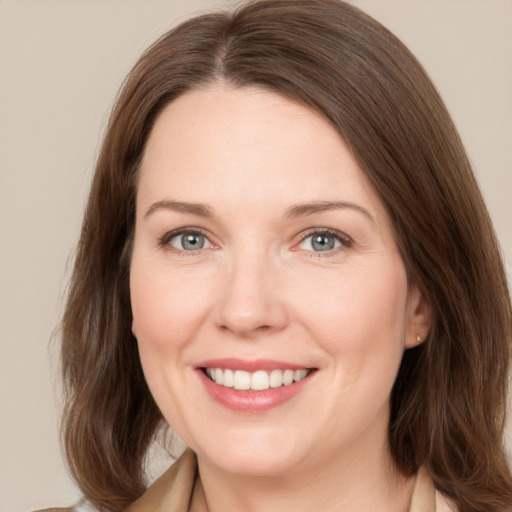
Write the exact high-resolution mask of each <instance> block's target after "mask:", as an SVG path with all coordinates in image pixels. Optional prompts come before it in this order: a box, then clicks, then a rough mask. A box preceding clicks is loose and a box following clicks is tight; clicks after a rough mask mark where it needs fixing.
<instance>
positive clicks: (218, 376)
mask: <svg viewBox="0 0 512 512" xmlns="http://www.w3.org/2000/svg"><path fill="white" fill-rule="evenodd" d="M223 376H224V372H223V371H222V368H215V373H214V377H213V379H214V380H215V382H216V383H217V384H222V383H223V380H224V379H223V378H222V377H223Z"/></svg>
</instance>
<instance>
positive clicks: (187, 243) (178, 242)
mask: <svg viewBox="0 0 512 512" xmlns="http://www.w3.org/2000/svg"><path fill="white" fill-rule="evenodd" d="M169 244H170V245H171V246H172V247H174V248H175V249H179V250H181V251H198V250H200V249H208V248H209V247H211V243H210V241H209V240H208V239H207V238H206V237H205V236H204V235H202V234H201V233H194V232H186V233H180V234H178V235H175V236H173V237H172V238H170V239H169Z"/></svg>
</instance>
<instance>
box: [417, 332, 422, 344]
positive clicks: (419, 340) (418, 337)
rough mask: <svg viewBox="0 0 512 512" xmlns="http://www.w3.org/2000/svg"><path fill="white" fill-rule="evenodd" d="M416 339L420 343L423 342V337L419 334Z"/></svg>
mask: <svg viewBox="0 0 512 512" xmlns="http://www.w3.org/2000/svg"><path fill="white" fill-rule="evenodd" d="M416 341H417V342H418V343H421V342H422V339H421V338H420V335H419V334H416Z"/></svg>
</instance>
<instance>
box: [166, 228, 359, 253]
mask: <svg viewBox="0 0 512 512" xmlns="http://www.w3.org/2000/svg"><path fill="white" fill-rule="evenodd" d="M185 234H188V235H201V236H204V237H205V238H206V239H207V240H208V242H209V243H210V244H212V245H215V244H213V242H211V240H210V239H209V238H208V235H207V233H206V232H205V231H204V230H202V229H201V228H195V227H183V228H179V229H175V230H173V231H169V232H167V233H165V234H164V235H163V236H162V237H160V238H159V239H158V246H159V247H161V248H163V249H167V250H169V251H172V252H174V253H175V254H178V255H180V256H196V255H198V254H200V253H201V252H202V249H197V250H195V251H192V250H190V251H187V250H183V249H178V248H175V247H173V246H172V245H171V244H170V242H171V240H172V239H173V238H176V237H178V236H180V235H185ZM313 235H316V236H328V237H333V238H335V239H337V241H338V242H340V245H339V247H335V248H333V249H329V250H326V251H307V250H306V251H305V252H310V253H311V257H326V256H332V255H333V254H336V253H337V252H339V251H342V250H344V249H348V248H350V247H352V245H353V240H352V239H351V238H350V237H349V236H348V235H346V234H345V233H342V232H341V231H337V230H335V229H330V228H312V229H309V230H307V231H306V232H305V233H303V234H302V235H301V236H300V238H299V240H298V242H297V243H295V245H294V249H292V250H298V249H295V248H296V247H297V246H298V245H300V244H302V243H303V242H304V241H305V240H307V239H308V238H309V237H311V236H313Z"/></svg>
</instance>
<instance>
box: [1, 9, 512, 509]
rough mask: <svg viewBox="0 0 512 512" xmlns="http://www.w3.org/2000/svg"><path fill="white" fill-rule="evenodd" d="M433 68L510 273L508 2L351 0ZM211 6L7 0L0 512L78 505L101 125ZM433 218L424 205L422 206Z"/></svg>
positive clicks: (511, 55) (511, 19)
mask: <svg viewBox="0 0 512 512" xmlns="http://www.w3.org/2000/svg"><path fill="white" fill-rule="evenodd" d="M353 3H354V4H355V5H357V6H359V7H361V8H362V9H363V10H365V11H366V12H368V13H369V14H372V15H373V16H374V17H376V18H377V19H378V20H380V21H381V22H382V23H384V24H385V25H386V26H387V27H388V28H390V29H391V30H392V31H393V32H394V33H395V34H397V35H398V36H399V37H400V38H401V39H402V40H403V41H404V42H405V43H406V44H407V45H408V46H409V47H410V48H411V49H412V51H413V52H414V53H415V54H416V56H417V57H418V58H419V60H420V61H421V62H422V63H423V65H424V66H425V67H426V69H427V71H428V72H429V73H430V75H431V77H432V78H433V80H434V82H435V84H436V85H437V86H438V88H439V90H440V92H441V95H442V96H443V98H444V100H445V101H446V103H447V105H448V108H449V110H450V112H451V113H452V115H453V117H454V119H455V122H456V124H457V126H458V128H459V130H460V132H461V135H462V138H463V140H464V141H465V144H466V147H467V150H468V152H469V155H470V158H471V160H472V162H473V164H474V167H475V171H476V174H477V177H478V180H479V182H480V184H481V187H482V190H483V193H484V196H485V198H486V200H487V202H488V206H489V209H490V211H491V215H492V217H493V219H494V222H495V226H496V230H497V232H498V236H499V238H500V240H501V243H502V246H503V251H504V255H505V258H506V260H507V265H508V269H509V279H510V262H511V260H512V227H511V224H512V207H511V204H510V203H511V197H510V196H511V192H512V171H511V169H512V143H511V140H512V1H511V0H429V1H428V2H427V1H424V0H354V1H353ZM230 5H233V2H228V1H220V0H219V1H212V0H165V1H164V0H87V1H85V0H0V327H1V331H0V336H1V338H0V339H1V353H0V418H1V420H0V511H1V512H21V511H28V510H31V509H34V508H39V507H44V506H58V505H67V504H70V503H72V502H73V501H75V500H76V498H77V497H78V492H77V491H76V489H75V488H74V486H73V485H72V483H71V481H70V479H69V477H68V476H67V474H66V470H65V467H64V465H63V463H62V461H61V456H60V452H59V444H58V411H59V407H60V404H59V388H58V357H57V352H58V338H56V339H54V341H53V342H50V340H51V337H52V333H53V332H54V330H55V328H56V327H57V325H58V320H59V317H60V314H61V313H62V305H63V300H64V294H65V289H66V283H67V279H68V276H69V268H70V265H71V262H72V253H73V248H74V246H75V244H76V242H77V238H78V233H79V227H80V221H81V215H82V211H83V207H84V201H85V198H86V196H87V189H88V185H89V182H90V178H91V173H92V169H93V165H94V160H95V156H96V154H97V150H98V146H99V142H100V140H101V134H102V130H103V128H104V125H105V122H106V119H107V116H108V113H109V109H110V107H111V105H112V102H113V99H114V97H115V95H116V93H117V90H118V88H119V86H120V84H121V82H122V80H123V78H124V76H125V75H126V73H127V72H128V71H129V69H130V68H131V66H132V65H133V63H134V62H135V60H136V58H137V56H138V55H139V54H140V53H141V52H142V50H143V49H144V48H145V47H146V46H147V45H148V44H149V43H151V42H152V41H153V40H154V39H156V38H157V37H158V36H159V35H160V34H162V33H163V32H164V31H165V30H167V29H168V28H170V27H171V26H173V25H175V24H176V23H177V22H179V21H182V20H184V19H186V18H187V17H188V16H189V15H190V14H191V13H196V12H198V11H202V10H204V9H212V8H214V7H216V6H224V7H228V6H230ZM426 214H428V212H426Z"/></svg>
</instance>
